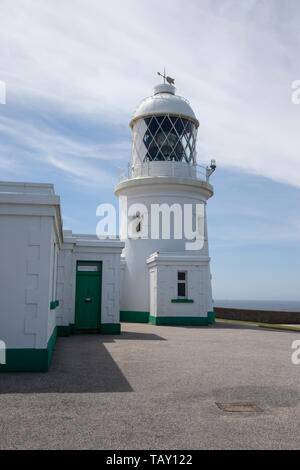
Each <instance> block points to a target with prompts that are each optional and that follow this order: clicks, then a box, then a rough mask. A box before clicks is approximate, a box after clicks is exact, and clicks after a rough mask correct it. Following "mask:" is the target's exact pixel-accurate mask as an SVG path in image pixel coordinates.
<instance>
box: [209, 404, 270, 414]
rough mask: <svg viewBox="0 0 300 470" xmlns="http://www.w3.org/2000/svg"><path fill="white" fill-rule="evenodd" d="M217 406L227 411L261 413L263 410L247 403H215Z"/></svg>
mask: <svg viewBox="0 0 300 470" xmlns="http://www.w3.org/2000/svg"><path fill="white" fill-rule="evenodd" d="M216 405H217V407H218V408H220V410H222V411H227V412H228V413H243V412H246V413H253V412H254V413H261V412H262V411H263V410H262V409H261V408H260V407H259V406H257V405H251V404H249V403H216Z"/></svg>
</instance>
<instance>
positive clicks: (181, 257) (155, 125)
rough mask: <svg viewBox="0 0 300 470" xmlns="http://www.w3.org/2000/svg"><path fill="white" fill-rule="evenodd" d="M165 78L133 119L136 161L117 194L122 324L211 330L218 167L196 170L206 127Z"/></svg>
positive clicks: (121, 182) (140, 105) (212, 319)
mask: <svg viewBox="0 0 300 470" xmlns="http://www.w3.org/2000/svg"><path fill="white" fill-rule="evenodd" d="M163 78H164V83H161V84H159V85H157V86H155V87H154V90H153V94H152V95H151V96H150V97H148V98H146V99H144V100H143V101H142V102H141V103H140V104H139V106H138V107H137V109H136V111H135V113H134V115H133V117H132V119H131V122H130V127H131V131H132V161H131V162H130V163H129V164H128V170H127V173H126V174H125V175H122V174H120V178H119V183H118V185H117V186H116V188H115V194H116V196H117V197H118V198H119V199H120V206H121V214H120V232H121V239H122V240H124V242H125V248H124V250H123V254H122V258H121V294H120V307H121V321H128V322H148V321H150V322H151V323H153V324H155V325H199V326H200V325H203V326H205V325H208V324H209V323H213V321H214V314H213V305H212V288H211V273H210V257H209V250H208V232H207V220H206V204H207V201H208V199H209V198H210V197H212V196H213V187H212V185H211V184H210V182H209V178H210V175H211V173H212V172H213V171H214V170H215V162H214V161H212V162H211V164H210V166H207V167H204V166H201V165H199V164H198V163H197V159H196V143H197V132H198V128H199V121H198V119H197V117H196V116H195V114H194V112H193V109H192V107H191V105H190V104H189V102H188V101H187V100H186V99H185V98H183V97H181V96H179V95H177V94H176V89H175V87H174V80H173V79H171V78H170V77H166V76H163Z"/></svg>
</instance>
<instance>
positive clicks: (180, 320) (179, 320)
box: [149, 316, 208, 326]
mask: <svg viewBox="0 0 300 470" xmlns="http://www.w3.org/2000/svg"><path fill="white" fill-rule="evenodd" d="M149 320H150V323H152V324H153V325H177V326H207V325H208V319H207V317H152V316H150V319H149Z"/></svg>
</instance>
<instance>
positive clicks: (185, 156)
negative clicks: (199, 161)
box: [142, 115, 196, 163]
mask: <svg viewBox="0 0 300 470" xmlns="http://www.w3.org/2000/svg"><path fill="white" fill-rule="evenodd" d="M144 122H145V124H146V131H145V132H144V135H143V136H142V138H143V143H144V146H145V148H146V155H145V156H144V159H143V160H144V161H177V162H181V161H185V162H186V163H194V162H195V157H196V155H195V149H196V128H195V124H194V122H193V121H192V120H190V119H187V118H183V117H178V116H172V115H171V116H170V115H166V116H152V117H147V118H145V119H144Z"/></svg>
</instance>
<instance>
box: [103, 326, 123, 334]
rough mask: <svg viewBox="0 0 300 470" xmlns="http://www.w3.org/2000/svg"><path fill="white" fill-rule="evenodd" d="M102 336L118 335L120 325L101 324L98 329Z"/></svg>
mask: <svg viewBox="0 0 300 470" xmlns="http://www.w3.org/2000/svg"><path fill="white" fill-rule="evenodd" d="M100 333H101V334H102V335H119V334H120V333H121V325H120V323H102V324H101V327H100Z"/></svg>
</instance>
